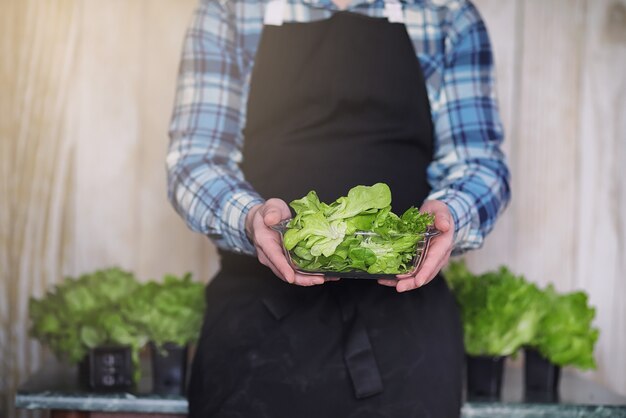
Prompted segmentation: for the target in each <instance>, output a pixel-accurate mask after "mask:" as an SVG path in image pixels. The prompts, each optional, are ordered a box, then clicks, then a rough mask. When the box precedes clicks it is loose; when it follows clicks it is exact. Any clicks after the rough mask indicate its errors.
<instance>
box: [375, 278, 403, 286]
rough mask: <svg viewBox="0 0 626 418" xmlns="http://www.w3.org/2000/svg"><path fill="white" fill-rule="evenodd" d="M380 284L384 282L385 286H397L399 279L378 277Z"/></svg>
mask: <svg viewBox="0 0 626 418" xmlns="http://www.w3.org/2000/svg"><path fill="white" fill-rule="evenodd" d="M378 284H382V285H383V286H388V287H396V285H397V284H398V281H397V280H394V279H378Z"/></svg>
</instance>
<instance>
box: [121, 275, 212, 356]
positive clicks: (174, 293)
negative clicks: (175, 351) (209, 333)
mask: <svg viewBox="0 0 626 418" xmlns="http://www.w3.org/2000/svg"><path fill="white" fill-rule="evenodd" d="M204 309H205V299H204V285H203V284H202V283H198V282H194V281H192V280H191V274H190V273H188V274H186V275H185V276H183V277H182V278H179V277H176V276H173V275H166V276H165V277H164V278H163V281H162V282H154V281H152V282H148V283H145V284H143V285H142V286H141V287H140V288H139V289H137V290H136V291H135V292H134V293H133V295H132V297H129V298H128V300H126V301H125V303H124V305H123V306H122V314H123V315H124V317H125V318H127V320H128V322H129V323H131V324H132V325H133V326H134V327H136V328H137V329H139V330H141V332H142V334H143V335H144V336H145V338H146V339H147V340H149V341H152V342H153V343H155V344H156V345H157V347H159V348H161V347H162V346H163V345H164V344H165V343H174V344H176V345H179V346H184V345H187V344H189V343H193V342H195V341H196V340H197V339H198V335H199V333H200V328H201V326H202V319H203V315H204Z"/></svg>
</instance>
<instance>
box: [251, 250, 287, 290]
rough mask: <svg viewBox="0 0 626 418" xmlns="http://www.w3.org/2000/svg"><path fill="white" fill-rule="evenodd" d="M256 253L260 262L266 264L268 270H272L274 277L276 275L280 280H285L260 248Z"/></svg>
mask: <svg viewBox="0 0 626 418" xmlns="http://www.w3.org/2000/svg"><path fill="white" fill-rule="evenodd" d="M257 254H258V258H259V261H260V262H261V264H263V265H264V266H266V267H267V268H269V269H270V270H272V272H273V273H274V274H275V275H276V277H278V278H279V279H280V280H282V281H284V282H286V281H287V280H285V278H284V277H283V275H282V274H281V272H280V271H278V269H277V268H276V266H274V265H273V264H272V263H271V262H270V261H269V258H267V256H266V255H265V253H264V252H263V250H261V249H260V248H258V249H257Z"/></svg>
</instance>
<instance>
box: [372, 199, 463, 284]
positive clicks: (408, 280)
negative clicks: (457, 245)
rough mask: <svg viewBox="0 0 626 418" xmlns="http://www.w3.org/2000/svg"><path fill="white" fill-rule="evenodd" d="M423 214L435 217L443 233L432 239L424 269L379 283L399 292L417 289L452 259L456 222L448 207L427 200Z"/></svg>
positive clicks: (423, 265) (436, 224)
mask: <svg viewBox="0 0 626 418" xmlns="http://www.w3.org/2000/svg"><path fill="white" fill-rule="evenodd" d="M420 211H422V212H430V213H432V214H433V215H435V228H437V229H438V230H439V231H441V235H439V236H436V237H434V238H432V241H431V243H430V247H429V248H428V253H427V254H426V259H425V260H424V262H423V263H422V267H421V268H420V269H419V270H418V271H417V272H416V273H414V274H412V275H410V274H399V275H398V276H396V277H397V278H398V280H393V279H380V280H378V283H380V284H382V285H385V286H390V287H395V288H396V290H397V291H398V292H406V291H409V290H413V289H417V288H418V287H420V286H424V285H425V284H426V283H428V282H430V281H431V280H432V279H433V278H434V277H435V276H436V275H437V273H439V270H441V269H442V268H443V267H444V266H445V265H446V264H447V263H448V259H449V258H450V253H452V246H453V242H452V240H453V237H454V220H453V219H452V215H451V214H450V210H449V209H448V206H447V205H446V204H445V203H443V202H440V201H438V200H427V201H425V202H424V204H423V205H422V207H421V208H420Z"/></svg>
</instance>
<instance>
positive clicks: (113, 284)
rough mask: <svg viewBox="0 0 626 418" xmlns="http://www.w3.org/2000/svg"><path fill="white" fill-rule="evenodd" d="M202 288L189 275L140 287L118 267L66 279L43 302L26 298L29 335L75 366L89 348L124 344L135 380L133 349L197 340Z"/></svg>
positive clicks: (136, 352) (136, 354) (136, 360)
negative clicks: (147, 344) (150, 343)
mask: <svg viewBox="0 0 626 418" xmlns="http://www.w3.org/2000/svg"><path fill="white" fill-rule="evenodd" d="M203 288H204V286H203V285H202V284H201V283H197V282H193V281H192V280H191V274H187V275H185V276H184V277H182V278H178V277H176V276H172V275H167V276H165V278H164V279H163V281H162V282H160V283H157V282H147V283H143V284H140V283H139V282H138V281H137V280H136V279H135V277H134V276H133V274H132V273H129V272H126V271H123V270H120V269H118V268H109V269H105V270H98V271H96V272H93V273H89V274H84V275H82V276H80V277H79V278H66V279H65V280H64V281H63V282H61V283H59V284H58V285H56V286H55V287H54V288H53V289H51V290H50V291H49V292H48V293H47V294H46V295H45V296H44V297H43V298H41V299H35V298H31V300H30V305H29V314H30V318H31V322H32V327H31V335H32V336H33V337H35V338H37V339H38V340H39V341H40V342H41V343H43V344H45V345H47V346H48V347H49V348H50V349H51V350H52V352H53V353H54V354H55V355H56V356H57V357H58V358H60V359H62V360H65V361H68V362H69V363H78V362H80V361H81V360H83V359H84V358H85V356H86V355H87V353H88V352H89V349H92V348H95V347H100V346H106V345H123V346H130V348H131V355H132V359H133V364H134V366H135V375H134V378H135V381H137V380H138V379H139V377H140V375H139V370H140V369H139V351H140V350H141V348H142V347H143V346H145V344H146V343H147V342H148V341H153V342H155V343H156V344H157V346H159V347H161V346H162V345H163V344H164V343H166V342H172V343H175V344H178V345H185V344H187V343H190V342H193V341H195V340H196V339H197V338H198V334H199V331H200V327H201V325H202V318H203V314H204V303H205V302H204V291H203Z"/></svg>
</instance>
